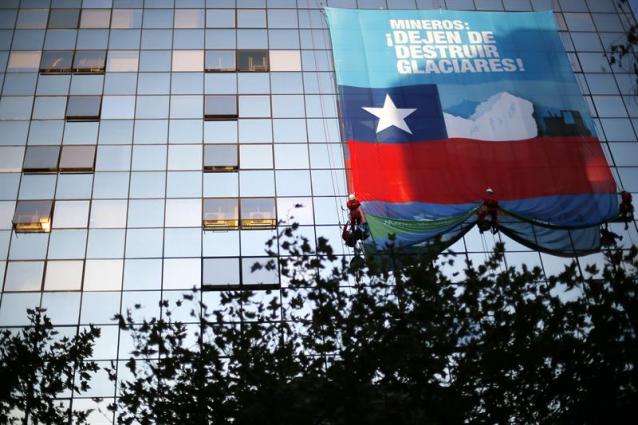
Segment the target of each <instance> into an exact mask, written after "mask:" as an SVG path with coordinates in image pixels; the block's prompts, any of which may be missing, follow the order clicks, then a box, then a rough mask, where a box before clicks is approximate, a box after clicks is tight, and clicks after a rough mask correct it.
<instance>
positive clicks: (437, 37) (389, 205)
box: [327, 8, 618, 255]
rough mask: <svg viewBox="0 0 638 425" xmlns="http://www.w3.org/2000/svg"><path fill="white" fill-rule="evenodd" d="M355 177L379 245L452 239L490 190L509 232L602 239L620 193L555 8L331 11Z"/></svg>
mask: <svg viewBox="0 0 638 425" xmlns="http://www.w3.org/2000/svg"><path fill="white" fill-rule="evenodd" d="M327 16H328V23H329V27H330V34H331V39H332V45H333V52H334V62H335V70H336V76H337V84H338V93H339V105H340V114H341V118H342V129H343V133H344V137H345V139H346V143H347V152H346V161H347V164H348V168H349V170H348V172H349V174H348V183H349V186H350V190H351V191H352V192H355V193H356V195H357V198H358V199H359V200H360V201H362V205H363V211H364V212H365V214H366V217H367V220H368V223H369V225H370V228H371V232H372V237H373V243H374V244H375V245H376V246H377V247H382V246H383V245H385V243H386V242H387V241H388V236H389V235H390V234H393V235H395V236H396V240H397V241H398V242H399V243H400V244H403V245H405V246H417V247H418V246H422V245H424V244H428V243H430V242H432V241H433V240H437V241H439V242H443V243H446V242H447V243H451V242H453V241H454V240H455V239H456V238H458V237H460V236H461V235H462V234H463V233H464V232H465V231H467V230H468V229H469V228H470V227H471V226H473V225H474V224H475V223H476V222H477V212H478V211H479V209H480V208H481V207H482V206H483V205H484V203H485V198H486V190H488V188H490V189H491V190H492V191H493V195H489V196H490V198H491V199H492V198H493V199H494V202H495V203H497V204H498V209H499V212H498V217H497V218H496V220H498V229H499V230H501V231H503V232H505V233H506V234H508V235H509V236H511V237H512V238H514V239H517V240H519V241H520V242H523V243H526V244H528V245H530V246H533V247H534V248H536V249H541V250H545V251H549V252H553V253H557V254H565V255H574V254H582V253H588V252H591V251H594V250H596V249H597V248H598V247H599V244H600V241H599V225H600V224H601V223H602V222H604V221H606V220H609V219H610V218H612V217H614V216H615V215H616V213H617V211H618V200H617V194H616V192H617V189H616V184H615V182H614V179H613V177H612V174H611V172H610V170H609V167H608V165H607V162H606V159H605V157H604V155H603V151H602V149H601V147H600V144H599V142H598V139H597V138H596V136H595V130H594V126H593V122H592V120H591V117H590V116H589V113H588V110H587V105H586V104H585V102H584V99H583V96H582V94H581V93H580V90H579V87H578V84H577V82H576V79H575V77H574V75H573V74H572V71H571V67H570V64H569V61H568V58H567V55H566V54H565V52H564V50H563V46H562V44H561V42H560V39H559V36H558V32H557V31H556V28H555V24H554V17H553V14H552V12H551V11H547V12H536V13H516V12H514V13H511V12H510V13H501V12H495V13H493V12H460V11H443V10H434V11H414V10H411V11H397V10H349V9H334V8H328V9H327Z"/></svg>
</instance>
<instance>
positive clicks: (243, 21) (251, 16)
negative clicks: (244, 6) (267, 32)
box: [237, 9, 266, 28]
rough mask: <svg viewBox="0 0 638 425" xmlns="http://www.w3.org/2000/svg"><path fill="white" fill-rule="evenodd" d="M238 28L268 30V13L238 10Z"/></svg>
mask: <svg viewBox="0 0 638 425" xmlns="http://www.w3.org/2000/svg"><path fill="white" fill-rule="evenodd" d="M237 27H238V28H266V11H265V10H254V9H253V10H250V9H248V10H238V11H237Z"/></svg>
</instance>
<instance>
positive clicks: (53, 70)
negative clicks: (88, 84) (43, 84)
mask: <svg viewBox="0 0 638 425" xmlns="http://www.w3.org/2000/svg"><path fill="white" fill-rule="evenodd" d="M49 53H50V54H55V53H58V54H62V53H70V59H71V60H70V63H69V66H68V67H65V68H51V67H44V60H45V57H46V55H47V54H49ZM74 60H75V51H74V50H43V51H42V55H41V56H40V67H39V70H38V71H39V73H40V74H41V75H49V74H53V75H55V74H70V73H71V72H72V71H73V62H74Z"/></svg>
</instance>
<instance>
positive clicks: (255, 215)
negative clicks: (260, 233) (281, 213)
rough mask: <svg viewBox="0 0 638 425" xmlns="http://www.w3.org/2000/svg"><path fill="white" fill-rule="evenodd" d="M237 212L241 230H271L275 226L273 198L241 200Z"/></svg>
mask: <svg viewBox="0 0 638 425" xmlns="http://www.w3.org/2000/svg"><path fill="white" fill-rule="evenodd" d="M239 210H240V212H241V228H242V229H273V228H275V226H276V225H277V219H276V217H277V215H276V212H275V199H274V198H243V199H242V200H241V205H240V208H239Z"/></svg>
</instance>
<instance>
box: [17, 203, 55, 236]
mask: <svg viewBox="0 0 638 425" xmlns="http://www.w3.org/2000/svg"><path fill="white" fill-rule="evenodd" d="M52 216H53V201H50V200H47V201H18V202H17V203H16V209H15V213H14V214H13V229H14V230H15V231H16V233H47V232H50V231H51V217H52Z"/></svg>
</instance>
